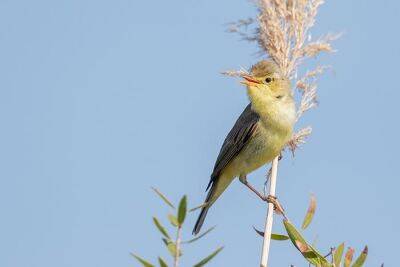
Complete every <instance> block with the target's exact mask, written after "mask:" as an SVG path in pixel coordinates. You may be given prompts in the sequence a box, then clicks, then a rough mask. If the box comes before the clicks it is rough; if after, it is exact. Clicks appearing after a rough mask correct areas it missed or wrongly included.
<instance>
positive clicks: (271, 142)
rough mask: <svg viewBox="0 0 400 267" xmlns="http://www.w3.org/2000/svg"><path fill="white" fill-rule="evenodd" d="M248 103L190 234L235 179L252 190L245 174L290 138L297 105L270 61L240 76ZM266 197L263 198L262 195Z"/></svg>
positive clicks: (226, 143)
mask: <svg viewBox="0 0 400 267" xmlns="http://www.w3.org/2000/svg"><path fill="white" fill-rule="evenodd" d="M242 77H243V78H244V81H242V82H241V83H242V84H244V85H246V87H247V94H248V97H249V100H250V104H248V105H247V107H246V108H245V110H244V111H243V112H242V114H241V115H240V116H239V118H238V119H237V121H236V123H235V125H234V126H233V128H232V129H231V131H230V132H229V134H228V135H227V137H226V138H225V141H224V143H223V145H222V148H221V150H220V152H219V155H218V157H217V160H216V162H215V165H214V170H213V172H212V174H211V179H210V182H209V183H208V186H207V189H206V190H209V191H208V194H207V197H206V200H205V202H204V204H203V205H202V209H201V212H200V215H199V217H198V219H197V222H196V224H195V226H194V229H193V234H195V235H196V234H198V233H199V232H200V230H201V227H202V225H203V223H204V219H205V217H206V215H207V212H208V210H209V208H210V207H211V205H212V204H213V203H214V202H215V201H216V200H217V199H218V197H219V196H220V195H221V194H222V193H223V192H224V191H225V189H226V188H227V187H228V185H229V184H230V183H231V182H232V181H233V180H234V179H235V178H236V177H239V180H240V181H241V182H242V183H243V184H244V185H246V186H247V187H248V188H249V189H251V190H252V191H253V192H255V193H256V194H257V195H258V196H260V197H261V198H263V197H262V195H261V193H259V192H257V190H255V189H254V187H252V186H251V185H250V184H249V183H248V182H247V178H246V175H247V174H249V173H251V172H252V171H254V170H256V169H258V168H260V167H261V166H263V165H265V164H267V163H269V162H271V161H272V160H273V159H274V158H275V157H276V156H278V155H279V154H280V152H281V150H282V149H283V147H284V146H285V145H286V143H287V142H288V141H289V140H290V137H291V136H292V132H293V125H294V123H295V119H296V108H295V102H294V99H293V94H292V91H291V88H290V81H289V79H288V78H287V77H285V76H284V75H283V74H282V72H281V71H280V69H279V67H278V66H277V64H276V63H275V62H273V61H271V60H263V61H260V62H258V63H257V64H255V65H254V66H252V68H251V70H250V75H243V76H242ZM263 200H266V198H263Z"/></svg>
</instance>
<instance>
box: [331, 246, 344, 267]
mask: <svg viewBox="0 0 400 267" xmlns="http://www.w3.org/2000/svg"><path fill="white" fill-rule="evenodd" d="M343 250H344V243H342V244H340V245H339V246H338V247H337V248H336V249H335V252H334V253H333V263H334V264H335V267H340V263H341V262H342V257H343Z"/></svg>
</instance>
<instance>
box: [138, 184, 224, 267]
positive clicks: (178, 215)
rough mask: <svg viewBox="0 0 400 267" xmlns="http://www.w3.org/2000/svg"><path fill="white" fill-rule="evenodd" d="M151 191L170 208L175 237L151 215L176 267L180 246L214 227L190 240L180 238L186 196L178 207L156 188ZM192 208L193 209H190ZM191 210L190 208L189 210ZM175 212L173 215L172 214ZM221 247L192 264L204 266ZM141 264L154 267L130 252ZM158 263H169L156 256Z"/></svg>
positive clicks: (195, 238) (162, 264) (185, 215)
mask: <svg viewBox="0 0 400 267" xmlns="http://www.w3.org/2000/svg"><path fill="white" fill-rule="evenodd" d="M152 189H153V191H154V192H155V193H156V194H157V196H158V197H160V199H161V200H162V201H163V202H164V203H165V204H166V205H167V206H168V208H169V209H170V210H171V213H168V215H167V219H168V221H169V222H170V224H171V226H172V227H173V228H174V229H175V239H172V237H171V236H172V235H170V234H169V231H168V230H167V228H166V227H165V226H164V225H163V224H162V222H161V221H160V220H159V219H158V218H157V217H153V223H154V226H155V227H156V229H157V230H158V231H159V232H160V234H161V240H162V242H163V243H164V245H165V247H166V249H167V250H168V252H169V254H170V255H171V257H172V265H171V266H173V267H178V266H179V264H180V260H181V257H182V255H183V252H182V247H183V245H186V244H192V243H195V242H196V241H198V240H200V239H201V238H203V237H204V236H206V235H207V234H209V233H210V232H211V231H213V230H214V229H215V226H214V227H211V228H209V229H208V230H206V231H204V232H203V233H201V234H200V235H198V236H197V237H194V238H192V239H190V240H186V241H184V240H182V235H183V233H182V232H183V231H182V230H183V226H184V223H185V219H186V217H187V214H188V209H187V206H188V204H187V202H188V201H187V197H186V196H183V197H182V198H181V199H180V201H179V205H178V209H176V208H175V205H174V204H173V203H172V202H171V201H170V200H169V199H168V198H167V197H166V196H165V195H164V194H163V193H162V192H161V191H159V190H158V189H156V188H152ZM192 210H194V209H192ZM189 211H191V210H189ZM173 213H175V215H174V214H173ZM222 249H223V247H219V248H218V249H216V250H214V251H213V252H212V253H211V254H209V255H208V256H207V257H204V258H203V259H202V260H200V261H199V262H197V263H196V264H194V265H193V267H202V266H205V265H206V264H207V263H208V262H210V261H211V260H212V259H213V258H214V257H215V256H217V255H218V254H219V253H220V252H221V250H222ZM131 255H132V256H133V257H134V258H135V259H136V260H137V261H138V262H139V263H140V264H141V265H142V266H144V267H155V265H154V264H152V263H150V262H149V261H147V260H145V259H144V258H142V257H140V256H139V255H137V254H133V253H132V254H131ZM158 264H159V266H160V267H168V266H169V265H168V264H167V262H166V261H165V260H164V259H163V258H161V257H158Z"/></svg>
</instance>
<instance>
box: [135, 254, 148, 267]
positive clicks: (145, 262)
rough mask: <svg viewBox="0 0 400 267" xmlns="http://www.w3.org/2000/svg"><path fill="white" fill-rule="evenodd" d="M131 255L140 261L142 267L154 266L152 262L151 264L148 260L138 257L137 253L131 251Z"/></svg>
mask: <svg viewBox="0 0 400 267" xmlns="http://www.w3.org/2000/svg"><path fill="white" fill-rule="evenodd" d="M131 255H132V256H133V257H134V258H135V259H137V260H138V262H140V263H141V264H142V265H143V266H144V267H154V265H153V264H151V263H150V262H148V261H146V260H145V259H143V258H141V257H139V256H138V255H135V254H133V253H131Z"/></svg>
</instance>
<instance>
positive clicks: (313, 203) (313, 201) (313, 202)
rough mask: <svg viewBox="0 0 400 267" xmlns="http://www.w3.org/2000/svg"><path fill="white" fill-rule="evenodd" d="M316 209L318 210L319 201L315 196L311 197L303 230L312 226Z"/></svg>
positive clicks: (302, 226)
mask: <svg viewBox="0 0 400 267" xmlns="http://www.w3.org/2000/svg"><path fill="white" fill-rule="evenodd" d="M316 208H317V200H316V198H315V196H314V195H311V198H310V204H309V206H308V209H307V213H306V216H305V217H304V221H303V224H302V225H301V229H303V230H305V229H307V227H308V226H309V225H310V223H311V221H312V219H313V217H314V214H315V210H316Z"/></svg>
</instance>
